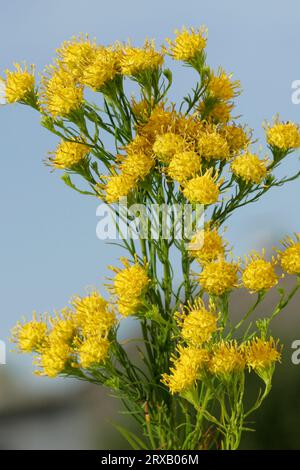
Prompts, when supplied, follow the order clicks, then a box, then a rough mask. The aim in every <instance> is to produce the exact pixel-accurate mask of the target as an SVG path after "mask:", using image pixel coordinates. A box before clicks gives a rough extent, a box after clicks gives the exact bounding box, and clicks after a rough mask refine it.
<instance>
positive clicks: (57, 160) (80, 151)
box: [49, 140, 90, 170]
mask: <svg viewBox="0 0 300 470" xmlns="http://www.w3.org/2000/svg"><path fill="white" fill-rule="evenodd" d="M89 151H90V149H89V147H88V146H87V145H86V144H85V143H84V142H68V141H67V140H62V141H61V142H60V144H59V145H58V147H57V148H56V150H55V152H54V153H53V154H50V157H49V163H50V165H51V166H53V167H54V168H58V169H61V170H63V169H65V168H72V167H74V166H75V165H77V164H78V163H80V162H81V161H82V160H83V159H84V158H85V157H86V156H87V155H88V153H89Z"/></svg>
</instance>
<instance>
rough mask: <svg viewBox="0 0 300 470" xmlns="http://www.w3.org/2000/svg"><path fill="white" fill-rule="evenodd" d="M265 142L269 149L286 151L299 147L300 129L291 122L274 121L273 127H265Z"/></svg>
mask: <svg viewBox="0 0 300 470" xmlns="http://www.w3.org/2000/svg"><path fill="white" fill-rule="evenodd" d="M265 129H266V136H267V142H268V144H269V145H270V146H271V147H276V148H278V149H280V150H284V151H288V150H291V149H295V148H298V147H300V129H299V126H298V124H294V123H293V122H279V121H278V120H276V121H275V123H274V124H273V126H270V125H269V124H267V125H266V126H265Z"/></svg>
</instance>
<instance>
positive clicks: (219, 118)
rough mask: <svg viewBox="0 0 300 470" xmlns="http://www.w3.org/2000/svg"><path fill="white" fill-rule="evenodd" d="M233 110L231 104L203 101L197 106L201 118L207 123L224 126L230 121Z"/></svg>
mask: <svg viewBox="0 0 300 470" xmlns="http://www.w3.org/2000/svg"><path fill="white" fill-rule="evenodd" d="M233 108H234V105H233V103H232V102H223V101H216V102H215V103H211V100H207V101H206V100H204V101H201V103H200V104H199V106H198V111H199V113H200V115H201V117H202V119H205V120H206V121H208V122H214V123H221V124H226V123H227V122H229V121H230V119H231V112H232V110H233Z"/></svg>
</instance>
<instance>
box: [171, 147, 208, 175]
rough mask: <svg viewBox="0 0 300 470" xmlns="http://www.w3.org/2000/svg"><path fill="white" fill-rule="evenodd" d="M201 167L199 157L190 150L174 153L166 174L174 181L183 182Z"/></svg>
mask: <svg viewBox="0 0 300 470" xmlns="http://www.w3.org/2000/svg"><path fill="white" fill-rule="evenodd" d="M200 169H201V158H200V156H199V155H198V154H197V153H196V152H193V151H192V150H190V151H188V150H187V151H185V152H180V153H176V154H175V155H174V157H173V158H172V160H171V162H170V165H169V167H168V169H167V173H168V175H169V176H170V177H171V178H172V179H173V180H175V181H178V182H180V183H183V182H184V181H185V180H186V179H188V178H190V177H191V176H194V175H195V174H196V173H198V172H199V171H200Z"/></svg>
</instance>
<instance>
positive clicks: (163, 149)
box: [153, 132, 187, 163]
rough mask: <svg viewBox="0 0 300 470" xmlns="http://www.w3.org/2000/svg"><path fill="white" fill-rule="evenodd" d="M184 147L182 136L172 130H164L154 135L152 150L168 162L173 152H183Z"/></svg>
mask: <svg viewBox="0 0 300 470" xmlns="http://www.w3.org/2000/svg"><path fill="white" fill-rule="evenodd" d="M186 147H187V143H186V141H185V140H184V138H183V137H181V136H180V135H178V134H174V133H173V132H166V133H164V134H161V135H158V136H157V137H156V139H155V142H154V144H153V151H154V153H155V155H157V157H158V158H159V159H160V160H161V161H163V162H165V163H168V162H170V161H171V159H172V158H173V156H174V155H175V153H181V152H184V151H185V150H186Z"/></svg>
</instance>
